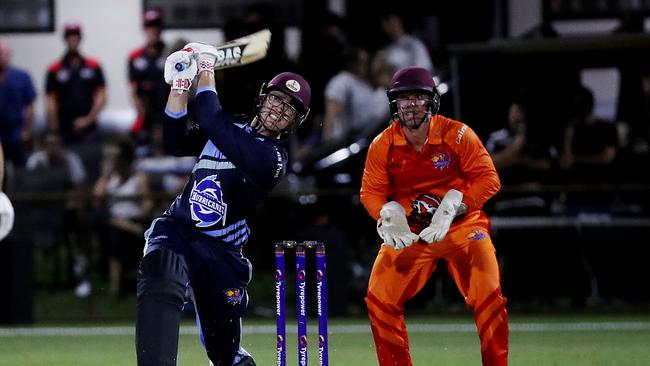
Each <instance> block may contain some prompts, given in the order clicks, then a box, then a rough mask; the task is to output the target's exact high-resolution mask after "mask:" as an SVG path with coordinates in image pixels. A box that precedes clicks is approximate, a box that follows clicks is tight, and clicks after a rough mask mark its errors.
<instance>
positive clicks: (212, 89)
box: [196, 86, 217, 95]
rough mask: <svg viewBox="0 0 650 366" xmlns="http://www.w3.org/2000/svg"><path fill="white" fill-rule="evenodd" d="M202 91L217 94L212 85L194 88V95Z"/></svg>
mask: <svg viewBox="0 0 650 366" xmlns="http://www.w3.org/2000/svg"><path fill="white" fill-rule="evenodd" d="M204 91H211V92H213V93H214V94H217V89H215V88H214V87H212V86H202V87H200V88H198V89H196V95H199V93H203V92H204Z"/></svg>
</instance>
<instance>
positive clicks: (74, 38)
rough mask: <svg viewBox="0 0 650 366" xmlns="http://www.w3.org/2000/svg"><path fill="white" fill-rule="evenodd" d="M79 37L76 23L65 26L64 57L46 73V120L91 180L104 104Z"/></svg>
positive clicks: (98, 77) (96, 71) (100, 83)
mask: <svg viewBox="0 0 650 366" xmlns="http://www.w3.org/2000/svg"><path fill="white" fill-rule="evenodd" d="M81 35H82V31H81V26H80V25H79V24H78V23H72V22H69V23H66V24H65V26H64V33H63V38H64V40H65V43H66V47H67V48H66V51H65V54H64V55H63V57H62V58H61V59H60V60H58V61H56V62H54V63H53V64H52V65H50V67H49V68H48V71H47V80H46V85H45V89H46V91H47V119H48V125H49V128H50V129H51V130H53V131H59V133H60V134H61V136H62V137H63V141H64V144H65V145H66V146H67V147H69V148H70V149H72V150H74V151H75V152H77V153H78V154H79V156H80V157H81V159H82V161H83V162H84V165H85V168H86V170H87V172H88V173H89V175H90V177H92V178H95V177H96V176H97V174H98V173H99V170H98V169H97V168H95V167H96V166H97V160H99V154H100V151H99V148H98V147H97V141H98V139H99V136H98V132H97V116H98V115H99V112H100V111H101V110H102V108H104V105H105V104H106V90H105V89H106V88H105V86H106V84H105V82H104V73H103V72H102V68H101V66H100V64H99V62H97V61H96V60H94V59H92V58H90V57H85V56H83V55H82V54H81V53H80V52H79V45H80V43H81Z"/></svg>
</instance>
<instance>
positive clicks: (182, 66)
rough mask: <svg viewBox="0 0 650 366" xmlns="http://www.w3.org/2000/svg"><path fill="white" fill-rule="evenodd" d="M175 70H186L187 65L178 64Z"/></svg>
mask: <svg viewBox="0 0 650 366" xmlns="http://www.w3.org/2000/svg"><path fill="white" fill-rule="evenodd" d="M174 68H175V69H176V71H183V70H185V65H184V64H183V63H182V62H177V63H176V65H174Z"/></svg>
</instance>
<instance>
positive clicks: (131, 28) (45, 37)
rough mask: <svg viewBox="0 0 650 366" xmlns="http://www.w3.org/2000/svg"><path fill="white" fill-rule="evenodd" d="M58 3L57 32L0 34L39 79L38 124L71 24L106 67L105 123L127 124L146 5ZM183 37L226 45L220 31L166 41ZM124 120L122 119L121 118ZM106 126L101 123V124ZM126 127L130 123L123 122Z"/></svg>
mask: <svg viewBox="0 0 650 366" xmlns="http://www.w3.org/2000/svg"><path fill="white" fill-rule="evenodd" d="M54 4H55V18H56V19H55V21H56V24H55V29H56V31H55V32H54V33H22V34H20V33H10V34H0V36H2V37H3V38H6V39H7V40H8V41H9V44H10V46H11V48H12V53H13V64H14V65H16V66H18V67H20V68H23V69H25V70H26V71H28V72H29V73H30V75H31V76H32V79H33V80H34V83H35V87H36V88H37V92H38V94H39V98H38V100H37V105H36V107H37V108H36V110H37V119H38V121H37V123H38V124H39V125H42V124H43V116H44V111H45V102H44V98H43V95H44V90H45V85H44V84H45V73H46V71H47V67H48V65H49V64H51V63H52V62H54V61H55V60H56V59H58V58H60V57H61V56H62V54H63V52H64V43H63V39H62V31H61V30H62V27H63V24H64V23H65V22H67V21H70V20H73V21H78V22H79V23H80V24H81V25H82V28H83V39H82V43H81V52H82V53H83V54H85V55H86V56H90V57H93V58H96V59H97V60H98V61H99V62H100V63H101V65H102V68H103V71H104V76H105V78H106V82H107V92H108V104H107V106H106V108H105V111H104V114H103V116H102V117H103V118H100V120H101V119H106V118H107V117H108V118H109V119H115V118H117V119H118V120H120V119H125V118H123V117H119V116H127V118H126V119H130V118H131V117H130V113H133V110H132V105H131V101H130V93H129V90H128V81H127V70H126V65H127V56H128V54H129V52H130V51H131V50H132V49H134V48H136V47H138V46H140V44H142V43H143V42H144V34H143V31H142V26H141V24H142V20H141V14H142V9H141V7H142V2H141V1H139V0H111V1H98V0H57V1H54ZM178 37H183V38H185V39H190V40H192V41H200V42H207V43H218V42H221V41H222V40H223V32H221V30H216V29H203V30H184V31H179V30H173V31H172V30H169V31H164V32H163V38H164V39H165V41H168V42H173V41H174V40H176V39H177V38H178ZM115 116H118V117H115ZM100 122H101V121H100ZM118 122H124V121H118Z"/></svg>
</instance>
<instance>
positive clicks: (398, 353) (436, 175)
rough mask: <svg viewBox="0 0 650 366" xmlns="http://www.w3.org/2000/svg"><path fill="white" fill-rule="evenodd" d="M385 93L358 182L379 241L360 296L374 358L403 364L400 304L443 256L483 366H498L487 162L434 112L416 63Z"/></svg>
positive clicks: (501, 351)
mask: <svg viewBox="0 0 650 366" xmlns="http://www.w3.org/2000/svg"><path fill="white" fill-rule="evenodd" d="M387 95H388V101H389V104H390V110H391V113H392V115H393V119H394V122H393V123H392V124H391V125H390V126H389V127H388V128H386V129H385V130H384V131H383V132H382V133H381V134H379V135H378V136H377V137H376V138H375V139H374V141H373V142H372V144H371V145H370V148H369V151H368V156H367V159H366V165H365V169H364V172H363V179H362V185H361V202H362V203H363V205H364V206H365V208H366V210H367V211H368V213H369V214H370V216H371V217H372V218H373V219H375V220H377V232H378V234H379V236H380V237H381V238H382V239H383V241H384V245H382V246H381V248H380V250H379V253H378V254H377V258H376V260H375V263H374V266H373V268H372V273H371V275H370V282H369V284H368V293H367V297H366V305H367V308H368V316H369V318H370V325H371V328H372V333H373V336H374V340H375V346H376V349H377V358H378V360H379V365H380V366H393V365H395V366H398V365H399V366H409V365H412V363H411V358H410V353H409V342H408V334H407V330H406V324H405V322H404V303H405V302H406V301H407V300H408V299H410V298H412V297H413V296H415V295H416V294H417V293H418V291H420V290H421V289H422V287H423V286H424V285H425V284H426V282H427V281H428V279H429V277H430V276H431V274H432V273H433V271H434V269H435V268H436V265H437V264H438V262H439V261H440V260H441V259H444V260H445V262H446V264H447V269H448V270H449V272H450V273H451V275H452V277H453V279H454V281H455V282H456V286H458V289H459V290H460V292H461V293H462V295H463V297H464V298H465V302H466V303H467V306H468V307H469V308H472V309H473V310H474V320H475V322H476V328H477V330H478V335H479V338H480V341H481V356H482V360H483V365H485V366H506V365H507V364H508V320H507V312H506V307H505V304H506V299H505V298H504V297H503V295H502V294H501V286H500V279H499V268H498V265H497V260H496V255H495V249H494V246H493V245H492V241H491V240H490V235H489V220H488V218H487V216H486V215H485V214H484V213H483V212H482V211H481V207H482V206H483V204H484V203H485V202H486V201H487V200H488V199H489V198H490V197H492V196H494V194H495V193H497V191H498V190H499V188H500V183H499V177H498V175H497V172H496V170H495V168H494V164H493V163H492V160H491V158H490V156H489V155H488V153H487V151H486V150H485V148H484V147H483V145H482V144H481V142H480V140H479V138H478V137H477V136H476V134H475V133H474V131H472V129H470V128H469V127H468V126H467V125H465V124H463V123H461V122H459V121H455V120H452V119H450V118H447V117H444V116H442V115H439V114H437V112H438V108H439V106H440V95H439V94H438V91H437V90H436V86H435V84H434V81H433V77H432V75H431V73H430V72H429V71H427V70H426V69H423V68H419V67H406V68H403V69H400V70H398V71H397V72H396V73H395V75H394V76H393V78H392V80H391V83H390V85H389V89H388V91H387Z"/></svg>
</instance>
